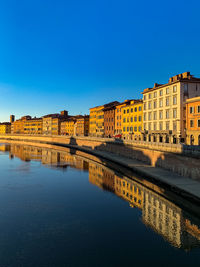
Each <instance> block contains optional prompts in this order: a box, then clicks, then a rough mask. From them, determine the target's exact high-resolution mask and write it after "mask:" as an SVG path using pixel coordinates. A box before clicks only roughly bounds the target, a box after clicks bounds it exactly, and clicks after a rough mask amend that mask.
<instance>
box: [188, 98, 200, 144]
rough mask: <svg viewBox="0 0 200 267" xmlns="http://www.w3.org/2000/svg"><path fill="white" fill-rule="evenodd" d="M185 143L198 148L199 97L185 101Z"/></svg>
mask: <svg viewBox="0 0 200 267" xmlns="http://www.w3.org/2000/svg"><path fill="white" fill-rule="evenodd" d="M186 143H187V145H198V146H200V96H198V97H193V98H189V99H187V100H186Z"/></svg>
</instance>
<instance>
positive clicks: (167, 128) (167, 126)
mask: <svg viewBox="0 0 200 267" xmlns="http://www.w3.org/2000/svg"><path fill="white" fill-rule="evenodd" d="M166 130H169V121H166Z"/></svg>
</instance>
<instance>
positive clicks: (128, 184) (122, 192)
mask: <svg viewBox="0 0 200 267" xmlns="http://www.w3.org/2000/svg"><path fill="white" fill-rule="evenodd" d="M114 185H115V194H116V195H118V196H119V197H121V198H123V199H125V200H126V201H128V202H129V203H130V206H131V207H137V208H139V209H142V208H143V198H144V196H143V187H142V186H140V185H139V184H138V183H136V182H134V181H133V180H131V179H128V178H126V177H119V176H117V175H115V183H114Z"/></svg>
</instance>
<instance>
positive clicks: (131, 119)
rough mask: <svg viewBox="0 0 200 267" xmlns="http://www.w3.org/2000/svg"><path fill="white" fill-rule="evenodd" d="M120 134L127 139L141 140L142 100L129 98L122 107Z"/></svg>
mask: <svg viewBox="0 0 200 267" xmlns="http://www.w3.org/2000/svg"><path fill="white" fill-rule="evenodd" d="M121 116H122V122H121V127H122V136H123V138H125V139H128V140H141V139H142V127H143V102H142V100H141V99H139V100H131V101H130V102H129V103H128V104H127V105H126V106H123V107H122V115H121Z"/></svg>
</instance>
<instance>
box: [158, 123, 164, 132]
mask: <svg viewBox="0 0 200 267" xmlns="http://www.w3.org/2000/svg"><path fill="white" fill-rule="evenodd" d="M159 126H160V131H162V129H163V123H162V122H160V123H159Z"/></svg>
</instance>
